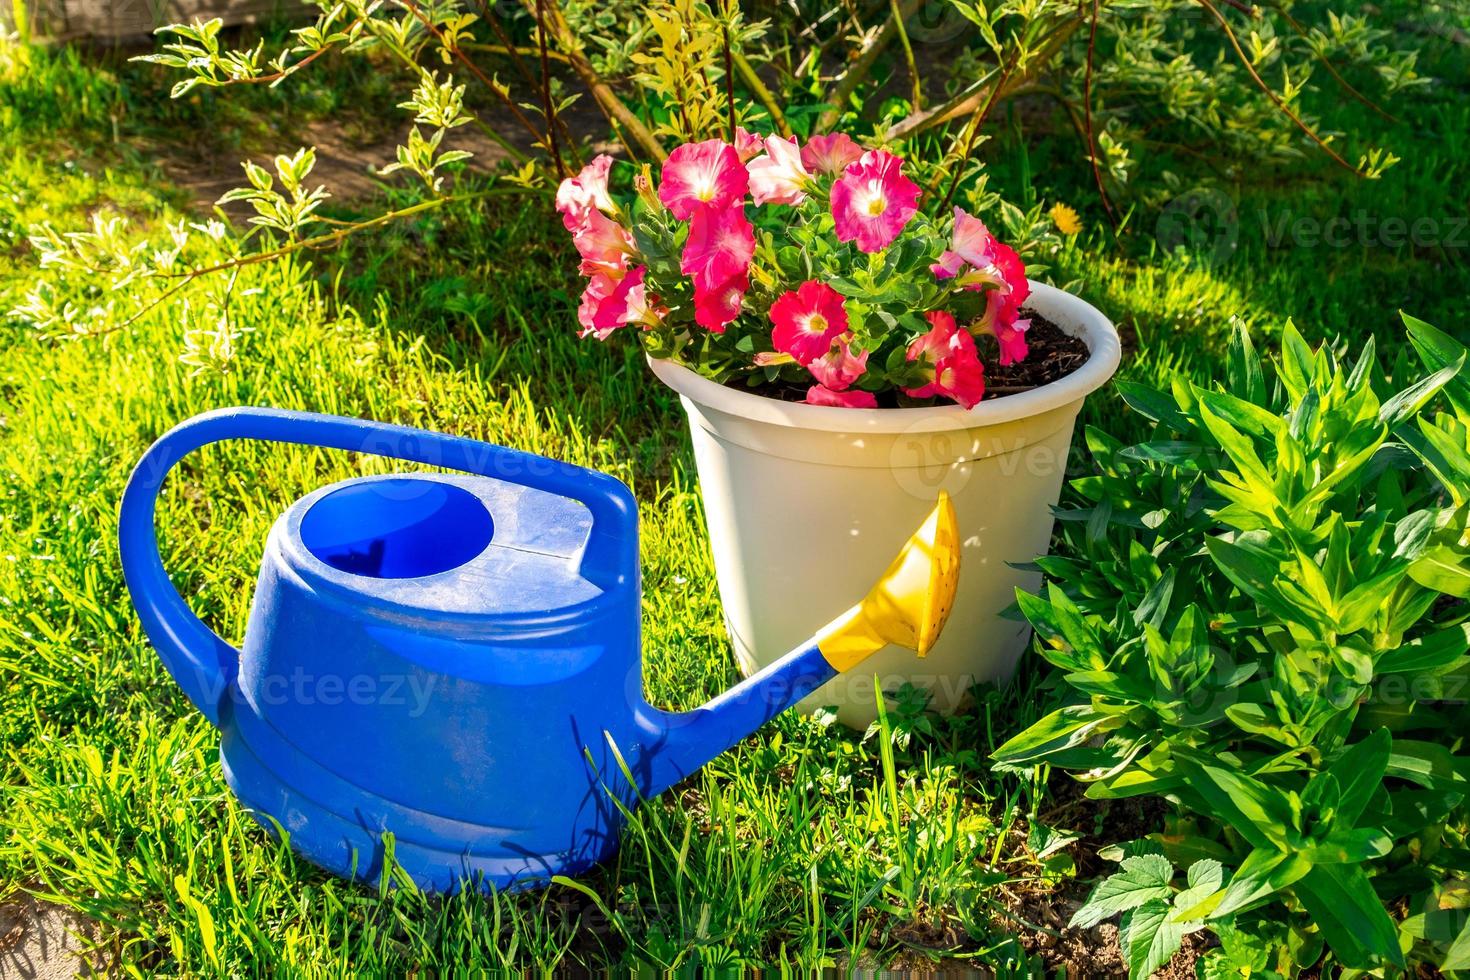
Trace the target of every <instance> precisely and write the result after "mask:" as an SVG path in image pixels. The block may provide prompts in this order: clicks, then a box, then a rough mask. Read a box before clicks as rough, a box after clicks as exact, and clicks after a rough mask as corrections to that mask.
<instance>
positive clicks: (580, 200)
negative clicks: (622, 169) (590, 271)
mask: <svg viewBox="0 0 1470 980" xmlns="http://www.w3.org/2000/svg"><path fill="white" fill-rule="evenodd" d="M612 164H613V158H612V157H610V156H608V155H607V154H605V153H604V154H601V155H599V156H596V157H594V158H593V159H592V162H591V163H589V164H587V166H585V167H583V168H582V171H581V173H579V174H577V176H575V177H568V178H567V179H566V180H564V181H562V182H561V184H560V185H559V186H558V187H557V189H556V210H557V211H559V212H560V213H561V220H562V224H564V225H566V228H567V231H570V232H575V231H576V230H577V227H578V226H579V225H581V224H582V223H583V221H584V220H585V219H586V217H587V212H588V211H589V210H592V211H601V212H604V213H606V212H610V211H616V210H617V208H616V207H615V206H614V205H613V200H612V196H611V195H609V194H608V192H607V174H608V171H609V170H610V169H611V168H612Z"/></svg>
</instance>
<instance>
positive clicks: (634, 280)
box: [577, 265, 647, 340]
mask: <svg viewBox="0 0 1470 980" xmlns="http://www.w3.org/2000/svg"><path fill="white" fill-rule="evenodd" d="M646 271H647V270H646V269H645V268H644V267H643V266H641V265H640V266H637V267H635V268H633V269H631V270H629V271H628V272H627V273H626V274H614V273H608V272H596V273H594V274H593V275H592V278H591V279H589V280H588V281H587V288H586V289H585V290H583V291H582V303H581V305H580V306H578V307H577V321H578V322H579V323H581V324H582V330H581V333H580V334H579V335H578V336H582V337H587V336H593V337H596V338H597V339H598V340H606V339H607V338H608V337H609V336H610V335H611V334H612V332H613V331H614V330H616V329H617V328H618V327H621V326H622V325H623V324H625V323H631V322H634V321H636V320H638V319H639V318H640V317H641V316H642V315H644V313H645V312H646V301H645V296H644V292H643V274H644V273H645V272H646Z"/></svg>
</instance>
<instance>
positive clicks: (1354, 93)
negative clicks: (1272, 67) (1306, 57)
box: [1275, 2, 1399, 123]
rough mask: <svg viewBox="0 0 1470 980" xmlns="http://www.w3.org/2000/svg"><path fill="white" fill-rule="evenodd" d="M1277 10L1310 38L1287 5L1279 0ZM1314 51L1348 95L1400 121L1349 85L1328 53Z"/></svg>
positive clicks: (1302, 36)
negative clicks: (1287, 8)
mask: <svg viewBox="0 0 1470 980" xmlns="http://www.w3.org/2000/svg"><path fill="white" fill-rule="evenodd" d="M1275 10H1276V12H1277V13H1278V14H1280V15H1281V16H1282V17H1284V18H1286V22H1287V23H1288V24H1290V25H1291V29H1292V30H1294V31H1296V32H1297V34H1298V35H1299V36H1300V37H1301V38H1302V39H1303V40H1308V37H1307V29H1306V28H1305V27H1303V26H1302V24H1301V22H1300V21H1299V20H1297V19H1296V18H1295V17H1293V16H1292V15H1291V14H1290V13H1288V12H1287V10H1286V8H1285V7H1283V6H1282V5H1281V4H1280V3H1279V2H1278V3H1277V4H1276V5H1275ZM1308 46H1310V41H1308ZM1312 53H1313V54H1314V55H1316V56H1317V60H1318V61H1319V62H1321V63H1322V67H1323V68H1326V69H1327V71H1328V73H1329V74H1331V75H1332V77H1333V78H1335V79H1337V84H1338V85H1340V86H1342V89H1343V91H1345V92H1347V94H1348V95H1351V96H1352V97H1353V98H1355V99H1357V100H1358V101H1359V102H1361V103H1363V105H1365V106H1367V107H1368V108H1370V109H1372V110H1373V111H1374V112H1376V113H1378V114H1379V115H1380V116H1382V117H1383V118H1384V119H1387V120H1388V121H1389V122H1393V123H1396V122H1398V121H1399V119H1398V116H1395V115H1394V114H1393V113H1391V112H1389V111H1387V110H1386V109H1384V108H1382V107H1381V106H1379V105H1378V103H1376V102H1374V101H1373V100H1372V99H1370V98H1368V97H1367V96H1366V95H1364V94H1363V93H1362V92H1359V91H1358V90H1357V89H1355V88H1353V87H1352V86H1351V85H1349V84H1348V80H1347V79H1346V78H1343V77H1342V76H1341V75H1339V74H1338V72H1337V69H1336V68H1334V67H1333V65H1332V62H1331V60H1329V59H1328V57H1327V56H1326V55H1324V54H1321V53H1319V52H1317V51H1316V50H1315V49H1313V51H1312Z"/></svg>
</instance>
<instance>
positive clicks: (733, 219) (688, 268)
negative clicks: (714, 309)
mask: <svg viewBox="0 0 1470 980" xmlns="http://www.w3.org/2000/svg"><path fill="white" fill-rule="evenodd" d="M754 255H755V231H754V229H752V228H751V226H750V221H749V220H747V219H746V217H745V208H744V206H742V205H740V204H735V205H732V206H730V207H726V208H721V209H715V208H700V209H699V210H698V211H696V212H694V218H693V220H692V221H690V223H689V237H688V238H687V239H686V240H685V242H684V253H683V255H682V256H680V259H679V269H680V271H682V272H683V273H684V274H685V275H686V276H690V277H692V278H693V279H694V284H695V285H696V286H702V287H704V288H705V289H713V287H715V286H717V285H718V284H720V283H723V282H728V281H729V280H731V279H733V278H735V277H736V276H744V275H745V274H746V271H747V270H748V269H749V268H750V260H751V257H752V256H754Z"/></svg>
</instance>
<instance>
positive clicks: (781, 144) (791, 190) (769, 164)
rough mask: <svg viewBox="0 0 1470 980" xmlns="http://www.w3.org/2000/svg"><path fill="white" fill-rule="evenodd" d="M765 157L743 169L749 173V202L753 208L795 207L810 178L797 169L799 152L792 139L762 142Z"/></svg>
mask: <svg viewBox="0 0 1470 980" xmlns="http://www.w3.org/2000/svg"><path fill="white" fill-rule="evenodd" d="M765 150H766V152H765V153H762V154H761V155H760V156H758V157H756V158H755V159H754V160H752V161H750V163H749V164H747V165H746V168H745V169H746V170H748V171H749V172H750V198H751V200H753V201H755V203H756V204H789V205H793V206H794V205H797V204H800V203H801V202H802V201H805V200H806V187H807V185H808V184H810V183H811V179H812V177H811V174H809V173H807V172H806V168H805V167H803V166H802V165H801V150H799V149H798V148H797V146H796V139H795V137H793V138H791V139H789V140H788V139H782V138H781V137H779V136H770V137H767V138H766V142H765Z"/></svg>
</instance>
